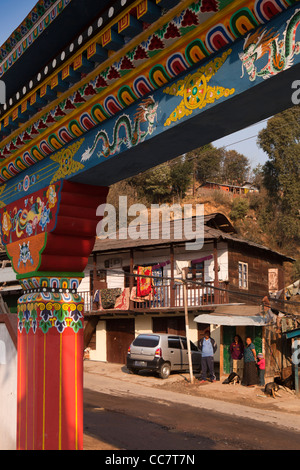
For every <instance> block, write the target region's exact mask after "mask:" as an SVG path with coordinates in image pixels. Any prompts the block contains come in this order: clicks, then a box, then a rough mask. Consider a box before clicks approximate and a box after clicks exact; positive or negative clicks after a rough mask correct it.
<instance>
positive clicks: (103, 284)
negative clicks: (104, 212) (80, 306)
mask: <svg viewBox="0 0 300 470" xmlns="http://www.w3.org/2000/svg"><path fill="white" fill-rule="evenodd" d="M181 222H182V221H181ZM179 228H180V224H179V223H178V221H172V222H171V223H170V234H169V236H168V237H167V238H164V237H163V228H162V227H160V228H158V231H157V233H156V236H155V237H153V236H152V237H151V236H150V235H151V234H150V225H149V226H145V227H141V238H139V239H136V240H132V239H126V240H124V239H120V238H119V236H118V234H116V238H115V239H106V240H99V239H97V241H96V243H95V246H94V250H93V256H92V257H91V258H90V261H89V264H88V266H87V269H86V273H85V274H86V277H85V279H84V281H83V282H82V283H81V286H80V288H79V291H80V293H81V295H82V296H83V297H84V299H85V348H87V351H88V353H89V357H90V359H92V360H100V361H108V362H115V363H125V362H126V354H127V349H128V346H129V345H130V343H131V341H132V340H133V339H134V338H135V336H136V335H137V334H139V333H145V332H161V333H162V332H168V333H173V334H183V335H184V334H185V317H184V302H183V284H182V282H180V281H181V280H182V271H181V267H182V266H183V265H184V264H185V265H186V263H187V262H188V263H189V268H188V273H187V279H188V281H189V282H188V284H187V303H188V315H189V329H190V336H191V340H192V341H193V342H194V343H197V342H198V341H199V339H200V338H201V337H202V335H203V332H204V331H205V330H206V329H207V328H210V329H211V333H212V336H213V337H214V338H215V339H216V341H217V343H218V345H219V348H218V351H217V353H216V357H215V359H216V361H218V362H220V366H221V373H223V372H225V373H226V372H227V371H229V357H228V346H229V344H230V342H231V341H232V339H233V336H234V335H235V333H236V332H237V333H238V334H240V335H241V337H242V338H243V339H245V337H246V335H251V336H253V340H254V341H255V344H256V346H257V348H258V350H260V351H261V350H262V349H263V348H264V344H263V331H262V330H263V329H262V327H261V326H247V327H245V326H240V327H239V326H236V325H234V326H224V327H220V326H219V325H217V324H215V323H214V322H211V324H210V325H208V324H207V323H203V324H201V323H199V322H195V321H194V320H195V318H196V317H198V316H199V315H200V314H204V313H205V314H210V315H211V314H213V313H214V312H215V310H216V308H218V307H220V306H224V307H225V306H226V308H227V310H226V315H230V316H234V315H240V312H241V310H243V314H244V315H248V316H249V315H251V316H253V315H256V317H261V316H262V315H263V314H264V310H263V308H262V299H263V298H264V297H265V296H268V294H269V286H270V279H272V283H273V284H272V286H273V287H274V282H275V281H274V272H275V273H276V276H275V278H276V282H277V286H276V287H277V288H278V290H280V289H281V288H283V286H284V263H285V262H292V261H293V260H292V259H291V258H289V257H287V256H284V255H282V254H280V253H278V252H275V251H273V250H270V249H269V248H267V247H264V246H261V245H258V244H256V243H253V242H249V241H247V240H244V239H242V238H241V237H239V236H238V235H237V233H236V231H235V229H234V227H233V225H232V224H231V222H230V221H229V220H228V218H227V217H225V216H224V215H223V214H220V213H215V214H211V215H206V216H205V218H204V230H203V232H204V240H203V246H201V247H199V249H197V250H195V249H194V250H188V249H187V247H188V245H187V243H188V242H191V240H189V239H188V238H187V237H186V236H185V234H184V233H183V231H181V232H180V234H178V231H180V230H179ZM145 233H149V237H148V238H147V237H145V236H143V235H145ZM182 233H183V234H182ZM181 234H182V235H181ZM152 235H153V233H152ZM190 246H191V245H190ZM145 267H148V268H151V271H150V272H151V274H152V275H153V277H152V278H151V279H152V281H153V283H152V291H151V292H150V295H148V296H144V297H139V296H138V295H137V289H138V282H139V281H138V279H139V277H138V273H141V272H143V271H142V268H145ZM148 272H149V271H148ZM270 273H272V276H271V274H270ZM154 277H155V278H154ZM153 278H154V279H153ZM253 309H254V310H255V313H253Z"/></svg>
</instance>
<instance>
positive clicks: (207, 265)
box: [78, 242, 228, 292]
mask: <svg viewBox="0 0 300 470" xmlns="http://www.w3.org/2000/svg"><path fill="white" fill-rule="evenodd" d="M213 248H214V247H213V244H212V243H209V244H205V245H204V247H203V249H202V250H199V251H198V250H197V251H196V250H195V251H194V250H190V251H187V250H186V249H185V247H184V246H182V247H176V246H175V247H174V271H175V272H174V277H175V279H176V278H181V274H180V272H179V271H177V268H176V260H177V261H192V260H195V259H199V258H204V257H206V256H209V255H212V254H213ZM117 258H119V259H120V260H121V265H118V266H117V267H115V268H112V269H107V274H106V279H107V288H108V289H112V288H121V289H122V288H124V283H125V275H124V274H122V271H123V267H126V266H129V265H130V255H129V253H115V254H109V255H107V254H105V253H104V254H97V270H99V269H105V261H107V260H109V259H117ZM169 260H170V250H169V249H168V248H162V249H159V248H153V249H152V250H151V251H135V252H134V259H133V262H134V265H139V264H140V265H147V264H148V263H149V265H150V264H158V263H162V262H166V261H169ZM218 265H219V273H218V275H219V281H228V248H227V243H225V242H221V243H218ZM93 269H94V264H93V260H92V258H90V260H89V263H88V265H87V267H86V269H85V271H84V274H85V278H84V279H83V280H82V282H81V284H80V286H79V289H78V291H79V292H88V291H89V290H90V272H91V271H93ZM163 275H164V276H166V277H168V278H170V277H171V267H170V265H167V266H165V267H164V268H163ZM204 276H205V281H207V282H212V281H214V260H213V259H210V260H206V261H205V262H204ZM164 284H166V285H168V284H170V280H168V279H166V280H164Z"/></svg>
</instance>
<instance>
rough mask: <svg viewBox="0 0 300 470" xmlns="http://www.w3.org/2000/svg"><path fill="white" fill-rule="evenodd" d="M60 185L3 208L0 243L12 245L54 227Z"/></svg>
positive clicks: (51, 186)
mask: <svg viewBox="0 0 300 470" xmlns="http://www.w3.org/2000/svg"><path fill="white" fill-rule="evenodd" d="M59 189H60V184H59V183H57V184H56V185H50V186H49V187H48V188H47V189H46V190H41V191H38V192H37V193H35V194H34V195H32V196H31V197H29V198H28V197H27V198H24V199H21V200H20V201H18V205H16V203H12V204H10V205H9V206H7V207H6V208H5V211H4V212H3V215H2V220H1V229H2V242H3V243H5V244H7V243H12V242H15V241H18V240H21V239H22V238H28V237H30V236H33V235H37V234H39V233H41V232H44V231H46V230H48V229H51V227H52V226H53V225H54V220H55V214H56V211H57V205H58V191H59Z"/></svg>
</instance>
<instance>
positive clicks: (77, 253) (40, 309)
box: [1, 181, 108, 450]
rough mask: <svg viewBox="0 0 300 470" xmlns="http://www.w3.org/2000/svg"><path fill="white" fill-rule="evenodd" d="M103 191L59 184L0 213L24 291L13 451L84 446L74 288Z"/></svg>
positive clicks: (79, 305) (79, 306) (79, 318)
mask: <svg viewBox="0 0 300 470" xmlns="http://www.w3.org/2000/svg"><path fill="white" fill-rule="evenodd" d="M107 192H108V190H107V188H99V187H91V186H87V185H81V184H77V183H69V182H66V181H63V182H59V183H57V184H55V185H52V186H51V188H50V187H48V188H44V189H42V190H40V191H39V192H38V193H35V194H33V195H31V196H30V202H29V198H27V200H25V198H24V199H22V200H19V201H17V202H15V203H13V204H12V206H11V207H10V206H6V207H5V208H4V209H2V214H1V217H2V235H3V242H4V243H5V245H6V250H7V253H8V255H9V256H10V258H11V260H12V266H13V268H14V269H15V271H16V273H17V277H18V279H19V281H20V283H21V285H22V288H23V291H24V294H23V296H22V297H21V298H20V299H19V301H18V319H19V322H18V385H17V387H18V390H17V396H18V408H17V449H18V450H81V449H82V448H83V321H84V304H83V300H82V299H81V297H80V296H79V295H78V293H77V289H78V286H79V283H80V281H81V279H82V278H83V271H84V269H85V266H86V264H87V261H88V257H89V255H90V253H91V251H92V249H93V246H94V242H95V236H96V226H97V224H98V222H99V218H97V217H96V209H97V207H98V205H100V204H103V203H104V202H105V201H106V196H107ZM39 209H41V210H40V211H39ZM13 214H22V216H23V218H20V217H19V218H18V219H16V218H14V219H13ZM33 217H37V218H38V219H37V220H36V219H34V218H33ZM3 227H4V230H3ZM28 235H29V236H28Z"/></svg>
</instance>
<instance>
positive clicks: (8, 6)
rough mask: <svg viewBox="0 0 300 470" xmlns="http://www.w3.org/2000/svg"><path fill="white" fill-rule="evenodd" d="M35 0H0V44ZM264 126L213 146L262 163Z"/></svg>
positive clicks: (220, 141) (254, 164) (252, 161)
mask: <svg viewBox="0 0 300 470" xmlns="http://www.w3.org/2000/svg"><path fill="white" fill-rule="evenodd" d="M36 3H37V0H0V11H1V15H0V44H1V45H2V44H3V43H4V42H5V41H6V39H7V38H8V37H9V36H10V35H11V33H12V32H13V31H14V30H15V29H16V28H17V27H18V26H19V25H20V24H21V23H22V21H23V20H24V18H26V16H27V15H28V13H29V12H30V11H31V10H32V8H33V7H34V6H35V5H36ZM265 126H266V121H263V122H262V123H258V124H255V125H253V126H250V127H248V128H247V129H244V130H242V131H239V132H235V133H234V134H231V135H228V136H227V137H225V138H222V139H220V140H217V141H215V142H213V145H214V146H215V147H225V148H226V149H227V150H236V151H237V152H239V153H242V154H243V155H245V156H246V157H248V159H249V161H250V164H251V167H252V168H254V167H256V166H257V165H258V164H259V163H260V164H262V165H263V164H264V163H265V162H266V160H267V155H266V154H265V153H264V152H263V151H262V150H261V149H260V148H259V147H258V146H257V144H256V141H257V134H258V133H259V131H260V130H261V129H263V128H264V127H265Z"/></svg>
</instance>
